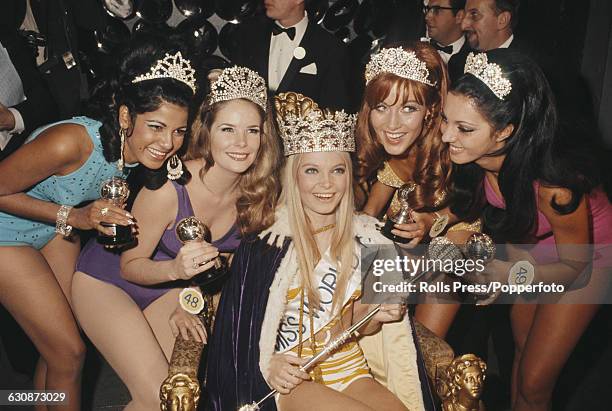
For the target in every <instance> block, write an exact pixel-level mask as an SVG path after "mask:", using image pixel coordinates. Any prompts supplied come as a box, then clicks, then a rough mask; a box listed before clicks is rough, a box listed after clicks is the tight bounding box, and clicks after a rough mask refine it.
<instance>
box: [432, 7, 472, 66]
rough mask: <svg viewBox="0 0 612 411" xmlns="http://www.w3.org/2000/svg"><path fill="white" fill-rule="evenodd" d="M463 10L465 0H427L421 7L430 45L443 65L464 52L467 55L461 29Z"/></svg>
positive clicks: (467, 47)
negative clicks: (436, 51) (435, 50)
mask: <svg viewBox="0 0 612 411" xmlns="http://www.w3.org/2000/svg"><path fill="white" fill-rule="evenodd" d="M464 8H465V0H429V3H428V4H427V5H426V6H423V14H424V15H425V24H426V26H427V34H428V35H429V38H430V39H431V40H430V43H431V45H432V46H434V47H435V48H436V49H437V50H438V53H439V54H440V57H442V60H444V62H445V63H448V60H450V58H451V56H453V55H455V54H457V53H460V52H462V53H463V52H464V53H465V54H466V55H467V50H469V46H468V45H466V41H465V36H464V35H463V30H462V29H461V22H462V21H463V16H464V15H465V11H464V10H463V9H464Z"/></svg>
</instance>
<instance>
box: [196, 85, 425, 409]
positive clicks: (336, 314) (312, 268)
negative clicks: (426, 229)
mask: <svg viewBox="0 0 612 411" xmlns="http://www.w3.org/2000/svg"><path fill="white" fill-rule="evenodd" d="M276 108H277V113H278V118H277V120H278V123H279V126H280V132H281V135H282V137H283V142H284V148H285V155H286V156H287V163H286V165H285V170H284V177H283V190H282V194H281V200H280V205H279V207H278V208H277V211H276V216H275V219H276V221H275V223H274V224H273V225H272V226H271V227H270V228H268V229H267V230H264V231H263V232H261V233H259V234H258V235H254V236H251V238H249V239H247V240H245V241H243V243H242V244H241V246H240V247H239V249H238V250H237V252H236V255H235V258H234V261H233V265H232V274H231V277H230V280H229V282H228V284H227V285H226V287H225V288H224V290H223V293H222V296H221V301H220V303H219V309H218V311H217V316H218V317H217V320H216V323H215V329H214V331H213V335H212V337H211V340H210V343H209V360H208V361H209V363H208V367H207V372H206V379H205V390H206V391H207V394H208V398H209V402H208V407H209V408H211V409H214V410H235V409H236V408H237V407H239V406H240V405H243V404H251V403H252V402H254V401H258V400H259V399H261V398H262V397H264V396H265V395H266V394H267V393H268V392H269V391H270V390H271V389H276V390H277V391H278V392H279V393H280V394H279V395H277V397H276V404H275V403H274V402H273V401H271V402H269V403H266V404H264V405H263V407H264V409H275V408H278V409H281V410H312V409H317V410H347V409H350V410H405V409H407V408H408V409H419V410H421V409H431V408H430V405H431V404H430V403H429V398H430V397H429V394H428V395H423V392H422V388H421V383H424V381H425V380H424V378H425V377H423V376H422V375H419V367H418V366H417V350H416V347H415V344H414V341H413V340H412V333H411V331H410V329H411V328H410V327H411V325H410V322H409V320H408V318H407V316H406V314H405V310H404V307H403V306H402V305H400V304H384V305H383V306H382V311H381V312H380V313H378V314H377V315H375V317H374V318H373V319H372V320H371V322H370V323H368V324H367V325H366V326H364V327H363V328H362V329H361V330H360V332H361V333H362V335H365V336H362V337H361V339H360V340H354V339H353V340H350V341H349V342H348V343H347V344H345V345H344V346H342V347H341V348H340V349H338V350H337V351H336V352H334V353H332V354H331V356H330V357H328V358H326V359H324V361H323V362H322V363H320V364H318V365H317V366H315V367H314V369H313V370H312V371H311V372H310V374H308V373H305V372H302V371H300V369H299V367H300V366H301V365H303V364H305V362H306V360H307V359H308V358H310V357H311V356H312V355H315V354H316V353H317V352H319V351H320V350H322V349H323V346H324V345H325V343H326V342H328V341H329V340H330V338H332V337H331V336H332V335H336V334H337V333H338V332H339V331H341V330H343V329H345V328H346V327H347V326H349V325H350V324H351V323H353V322H355V321H354V320H358V319H359V318H360V317H362V316H363V315H364V314H365V313H366V312H367V311H369V309H371V306H369V305H366V304H361V303H360V300H359V299H360V296H361V288H360V284H361V274H360V271H361V270H360V262H359V261H360V259H359V255H360V248H359V244H360V243H361V244H371V243H374V244H392V243H391V242H390V241H389V240H387V239H386V238H384V237H383V236H381V235H380V233H379V232H378V231H377V230H376V220H375V219H373V218H371V217H368V216H365V215H361V216H359V215H356V214H355V213H354V208H353V192H352V188H351V181H352V178H351V177H352V167H351V160H350V156H349V154H348V153H349V152H351V151H353V150H354V137H353V128H354V116H349V115H347V114H346V113H344V112H327V111H322V110H320V109H319V108H318V107H317V105H316V103H314V102H313V101H312V100H310V99H308V98H306V97H304V96H301V95H299V94H295V93H284V94H281V95H280V96H277V97H276ZM312 307H317V309H316V310H315V309H314V308H312ZM369 334H372V335H369ZM368 335H369V336H368ZM390 336H395V337H396V339H395V340H393V342H391V341H392V338H387V337H390ZM365 339H375V340H377V341H378V343H379V345H378V347H380V348H381V349H382V350H385V351H386V350H394V351H387V355H390V357H387V360H388V361H389V362H392V363H393V364H391V365H389V364H387V365H388V369H389V370H393V371H392V372H391V371H390V375H387V376H386V377H388V378H387V381H386V383H387V388H385V387H384V386H383V385H382V384H380V383H379V382H377V381H376V380H375V379H373V377H372V374H371V373H370V372H369V369H368V366H367V362H369V361H379V362H380V361H383V359H382V354H381V353H380V352H365V354H364V351H362V349H361V347H360V342H361V341H362V340H365ZM394 344H399V345H401V347H398V346H397V345H394ZM394 354H395V355H394ZM392 377H393V378H392ZM423 386H424V387H426V384H424V385H423ZM392 391H393V394H392ZM394 394H395V395H394ZM275 405H276V407H275Z"/></svg>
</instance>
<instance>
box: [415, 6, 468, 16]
mask: <svg viewBox="0 0 612 411" xmlns="http://www.w3.org/2000/svg"><path fill="white" fill-rule="evenodd" d="M440 10H460V9H459V8H457V7H445V6H423V14H424V15H427V13H429V12H430V11H431V12H432V13H433V15H434V16H437V15H438V14H440Z"/></svg>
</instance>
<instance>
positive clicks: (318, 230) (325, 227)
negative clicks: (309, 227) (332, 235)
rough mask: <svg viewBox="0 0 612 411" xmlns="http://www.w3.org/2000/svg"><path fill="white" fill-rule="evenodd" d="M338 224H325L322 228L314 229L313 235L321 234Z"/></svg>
mask: <svg viewBox="0 0 612 411" xmlns="http://www.w3.org/2000/svg"><path fill="white" fill-rule="evenodd" d="M335 226H336V223H333V224H328V225H324V226H323V227H321V228H317V229H316V230H314V231H313V232H312V235H317V234H321V233H324V232H325V231H328V230H331V229H332V228H334V227H335Z"/></svg>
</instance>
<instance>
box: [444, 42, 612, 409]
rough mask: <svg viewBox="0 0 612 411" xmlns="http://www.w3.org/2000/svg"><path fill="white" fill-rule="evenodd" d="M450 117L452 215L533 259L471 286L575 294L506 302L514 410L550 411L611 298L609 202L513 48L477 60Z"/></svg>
mask: <svg viewBox="0 0 612 411" xmlns="http://www.w3.org/2000/svg"><path fill="white" fill-rule="evenodd" d="M443 116H444V117H443V118H444V123H443V127H442V128H443V133H444V134H443V136H442V139H443V141H444V142H445V143H447V144H448V145H449V151H450V157H451V160H452V161H453V162H454V163H455V164H457V167H456V170H455V173H454V175H455V176H456V178H455V184H454V191H455V196H456V198H457V202H456V203H454V205H453V207H452V210H453V211H454V212H455V213H456V214H457V215H459V216H464V217H466V218H469V216H470V215H480V214H482V215H483V221H484V227H485V229H486V230H487V231H488V232H490V233H491V234H492V236H493V238H495V239H496V242H498V243H499V242H504V243H515V244H516V243H518V244H530V247H529V248H530V253H527V252H525V251H524V247H523V249H522V250H516V249H515V248H514V247H509V249H508V256H509V257H510V260H511V262H506V261H499V260H493V261H492V262H491V263H489V264H488V265H487V267H486V270H485V272H484V273H483V274H482V275H468V276H467V278H468V279H470V280H471V281H474V282H476V283H484V284H488V283H491V282H494V281H495V282H500V283H502V284H511V285H512V284H522V285H524V286H529V285H531V284H540V283H543V284H551V283H556V284H561V285H563V286H564V287H565V290H566V291H568V292H566V293H563V294H561V293H557V294H554V295H551V294H548V295H539V296H537V294H536V295H534V294H531V295H530V296H528V297H524V296H523V295H524V294H523V295H521V296H519V297H517V298H516V299H515V300H511V301H515V302H516V303H515V304H514V305H513V306H512V308H511V313H510V315H511V322H512V330H513V334H514V340H515V347H516V349H515V357H514V367H513V384H512V402H513V408H512V409H513V410H516V411H527V410H533V411H535V410H538V411H539V410H541V411H544V410H550V409H551V407H552V393H553V389H554V387H555V382H556V380H557V377H558V375H559V373H560V372H561V369H562V368H563V365H564V364H565V362H566V360H567V359H568V357H569V356H570V354H571V352H572V350H573V348H574V346H575V345H576V343H577V342H578V340H579V339H580V336H581V335H582V333H583V332H584V330H585V329H586V327H587V326H588V324H589V322H590V321H591V319H592V318H593V316H594V315H595V313H596V311H597V309H598V305H597V304H598V303H600V302H601V301H602V299H603V298H605V297H608V296H609V291H610V289H609V285H610V284H609V278H610V274H611V267H612V258H611V256H612V253H611V249H610V244H612V228H611V227H612V225H611V222H612V205H611V204H610V202H609V200H608V197H607V196H606V193H605V192H604V191H603V190H602V189H601V187H600V186H599V184H600V181H601V180H600V178H599V176H598V175H597V173H596V172H595V171H596V168H595V167H593V166H594V161H595V156H593V155H592V154H591V153H587V152H586V150H585V149H587V148H588V147H585V146H581V147H580V148H578V147H573V148H572V150H571V151H570V150H567V149H566V143H565V141H564V139H563V138H562V134H561V132H563V130H562V129H560V128H559V127H558V120H557V111H556V108H555V103H554V99H553V96H552V93H551V90H550V86H549V85H548V82H547V81H546V79H545V77H544V75H543V74H542V71H541V70H540V68H539V67H538V66H537V65H536V64H535V63H534V62H532V61H531V60H530V59H529V58H527V57H525V56H523V55H520V54H518V53H515V52H512V51H511V50H506V49H497V50H492V51H489V52H487V53H480V54H477V55H474V54H470V55H469V56H468V58H467V61H466V65H465V74H464V75H463V76H462V77H461V78H460V79H458V80H457V82H456V83H455V84H453V87H452V88H451V89H450V92H449V94H448V97H447V99H446V102H445V105H444V114H443ZM571 138H572V139H574V138H575V136H571ZM586 165H588V166H586ZM483 210H484V213H483ZM593 248H594V251H593ZM606 293H608V294H606ZM530 302H531V303H533V304H529V303H530ZM549 302H558V304H547V303H549ZM536 303H539V304H536Z"/></svg>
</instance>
